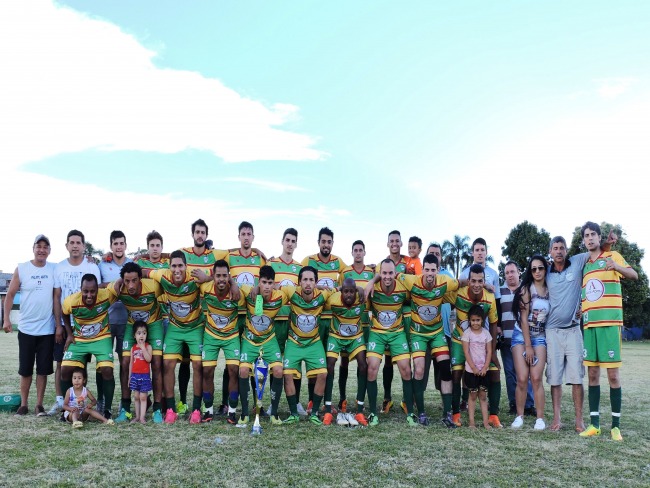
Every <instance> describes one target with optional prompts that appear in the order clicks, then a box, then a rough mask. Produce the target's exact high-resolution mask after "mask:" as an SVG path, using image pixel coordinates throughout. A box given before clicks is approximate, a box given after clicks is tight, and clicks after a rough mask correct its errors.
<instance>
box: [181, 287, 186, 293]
mask: <svg viewBox="0 0 650 488" xmlns="http://www.w3.org/2000/svg"><path fill="white" fill-rule="evenodd" d="M186 292H187V285H183V287H182V288H181V293H186Z"/></svg>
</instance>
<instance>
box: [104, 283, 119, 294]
mask: <svg viewBox="0 0 650 488" xmlns="http://www.w3.org/2000/svg"><path fill="white" fill-rule="evenodd" d="M106 291H108V293H109V294H110V295H112V296H114V297H118V296H119V293H118V292H117V288H116V287H115V282H114V281H111V282H110V283H109V284H108V286H107V287H106Z"/></svg>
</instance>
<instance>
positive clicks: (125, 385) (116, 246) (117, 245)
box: [97, 230, 132, 423]
mask: <svg viewBox="0 0 650 488" xmlns="http://www.w3.org/2000/svg"><path fill="white" fill-rule="evenodd" d="M110 243H111V254H110V257H109V258H107V259H110V260H103V261H102V262H101V263H99V272H100V273H101V275H102V285H101V286H102V288H106V287H107V286H108V284H109V283H111V282H112V281H115V280H117V279H118V278H119V277H120V270H121V269H122V266H124V265H125V264H126V263H130V262H132V260H131V258H129V257H127V255H126V236H125V235H124V232H122V231H121V230H114V231H113V232H111V236H110ZM127 321H128V314H127V311H126V308H125V307H124V304H123V303H122V302H115V303H114V304H113V306H111V308H110V310H109V311H108V323H109V324H110V326H111V327H110V330H111V337H112V338H113V339H114V340H115V352H116V353H117V357H118V360H119V362H120V388H121V392H122V402H121V407H120V413H119V415H118V416H117V417H116V418H115V422H116V423H120V422H126V421H127V420H129V419H130V418H131V390H129V363H130V361H131V357H130V356H131V355H130V353H129V355H124V354H122V347H123V345H124V333H125V330H126V323H127ZM129 351H130V349H129ZM97 384H98V385H100V384H101V382H100V381H99V377H97ZM97 400H98V401H99V402H101V401H102V400H103V391H102V389H101V388H99V387H98V388H97Z"/></svg>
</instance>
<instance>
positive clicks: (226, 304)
mask: <svg viewBox="0 0 650 488" xmlns="http://www.w3.org/2000/svg"><path fill="white" fill-rule="evenodd" d="M223 304H224V305H225V306H226V307H228V308H232V302H223Z"/></svg>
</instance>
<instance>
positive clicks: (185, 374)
mask: <svg viewBox="0 0 650 488" xmlns="http://www.w3.org/2000/svg"><path fill="white" fill-rule="evenodd" d="M189 384H190V363H184V362H181V365H180V366H179V367H178V392H179V394H180V396H181V402H183V403H185V404H187V385H189Z"/></svg>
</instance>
